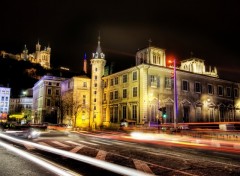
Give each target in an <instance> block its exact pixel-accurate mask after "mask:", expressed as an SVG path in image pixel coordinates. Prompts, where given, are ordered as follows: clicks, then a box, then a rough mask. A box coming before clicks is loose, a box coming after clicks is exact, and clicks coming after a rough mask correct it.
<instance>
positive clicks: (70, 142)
mask: <svg viewBox="0 0 240 176" xmlns="http://www.w3.org/2000/svg"><path fill="white" fill-rule="evenodd" d="M65 142H67V143H69V144H74V145H78V146H80V147H84V145H82V144H79V143H77V142H73V141H65Z"/></svg>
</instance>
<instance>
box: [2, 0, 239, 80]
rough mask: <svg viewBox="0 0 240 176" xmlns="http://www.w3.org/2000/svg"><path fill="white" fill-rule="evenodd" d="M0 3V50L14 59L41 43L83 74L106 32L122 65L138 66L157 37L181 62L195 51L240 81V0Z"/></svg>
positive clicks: (54, 60) (57, 60)
mask: <svg viewBox="0 0 240 176" xmlns="http://www.w3.org/2000/svg"><path fill="white" fill-rule="evenodd" d="M0 6H1V8H0V16H1V24H0V50H5V51H6V52H11V53H14V54H16V53H20V52H21V51H22V50H23V47H24V44H26V45H27V48H28V49H29V52H30V53H32V52H34V51H35V44H36V42H37V41H38V40H39V41H40V44H42V46H47V45H50V47H51V48H52V55H51V65H52V66H65V67H69V68H71V69H73V70H75V71H78V70H82V59H83V56H84V53H86V54H87V58H90V57H91V53H92V52H94V51H95V50H96V47H97V37H98V33H99V31H100V34H101V46H102V49H103V52H104V53H105V55H106V60H107V62H108V63H110V62H112V61H115V62H116V63H117V64H116V65H117V66H118V67H120V66H122V67H123V65H124V64H125V63H129V65H130V66H132V65H133V64H134V63H135V60H134V59H135V58H134V56H135V53H136V51H137V50H138V49H139V48H144V47H146V46H148V40H149V38H151V40H152V45H154V46H157V47H160V48H164V49H166V54H167V56H169V55H174V56H175V57H176V58H177V60H178V61H179V60H183V59H186V58H188V57H189V56H190V53H191V52H193V56H195V57H198V58H200V59H204V60H205V63H206V64H207V65H211V66H216V67H217V68H218V72H219V75H220V77H221V78H223V79H229V80H237V81H239V78H240V70H239V66H240V52H239V46H240V45H239V44H238V42H239V40H240V10H239V7H240V6H239V4H238V0H206V1H205V0H146V1H141V0H127V1H125V0H121V1H117V0H116V1H113V0H112V1H109V0H108V1H104V0H101V1H91V0H88V1H83V2H82V1H80V0H38V1H34V0H29V1H27V0H15V1H14V0H3V1H1V3H0ZM119 63H120V64H119ZM130 66H129V67H130Z"/></svg>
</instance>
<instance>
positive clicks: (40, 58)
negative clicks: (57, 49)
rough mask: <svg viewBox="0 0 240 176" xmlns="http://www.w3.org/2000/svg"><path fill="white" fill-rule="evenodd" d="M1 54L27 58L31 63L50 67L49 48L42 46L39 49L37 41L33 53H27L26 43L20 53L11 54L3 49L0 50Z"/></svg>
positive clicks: (18, 58)
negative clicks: (42, 47)
mask: <svg viewBox="0 0 240 176" xmlns="http://www.w3.org/2000/svg"><path fill="white" fill-rule="evenodd" d="M0 54H1V56H2V57H3V58H12V59H16V60H25V61H26V60H28V61H30V62H32V63H37V64H40V65H41V66H42V67H43V68H45V69H50V68H51V67H50V56H51V48H50V47H49V46H48V47H44V49H43V50H41V45H40V44H39V42H38V43H37V44H36V51H35V52H34V53H31V54H30V53H28V49H27V47H26V45H25V46H24V49H23V51H22V53H20V54H11V53H7V52H5V51H1V52H0Z"/></svg>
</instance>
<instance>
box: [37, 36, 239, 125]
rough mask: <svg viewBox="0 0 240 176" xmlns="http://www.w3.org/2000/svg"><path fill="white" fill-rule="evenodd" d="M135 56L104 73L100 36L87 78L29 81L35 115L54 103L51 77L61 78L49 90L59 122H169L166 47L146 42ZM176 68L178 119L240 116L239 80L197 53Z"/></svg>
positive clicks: (171, 116) (170, 81)
mask: <svg viewBox="0 0 240 176" xmlns="http://www.w3.org/2000/svg"><path fill="white" fill-rule="evenodd" d="M84 59H85V64H84V70H86V58H84ZM135 61H136V66H134V67H131V68H128V69H125V70H122V71H119V72H116V73H113V74H112V73H111V74H109V75H104V71H105V64H106V60H105V55H104V53H103V52H102V49H101V46H100V38H99V39H98V46H97V49H96V52H95V53H93V55H92V58H91V59H90V62H91V78H88V77H86V76H79V77H72V78H71V79H63V78H57V79H50V78H43V79H41V80H40V81H39V82H38V83H36V84H35V85H34V93H33V97H34V98H33V103H34V104H33V109H34V111H35V112H36V113H35V116H36V117H41V118H42V117H43V115H44V114H46V111H48V112H49V111H50V112H51V110H53V109H54V108H56V107H59V105H57V106H56V98H57V99H59V96H51V97H52V99H51V98H50V97H48V95H47V94H46V92H48V89H49V88H50V87H51V86H50V84H49V83H50V82H51V81H49V80H52V81H53V82H55V83H61V87H60V85H58V86H55V88H52V90H51V92H52V93H53V92H55V91H56V90H60V88H61V95H62V96H61V101H62V103H61V106H62V107H61V111H62V113H63V116H62V117H63V119H62V122H63V123H67V124H72V125H74V126H76V127H84V128H85V127H87V128H99V127H101V126H109V125H114V124H116V125H119V123H120V122H121V121H123V120H131V121H135V122H136V124H143V123H157V121H158V119H160V120H161V121H162V122H163V123H173V122H174V108H173V107H174V97H173V79H172V73H173V66H171V65H168V64H167V60H166V54H165V50H164V49H161V48H157V47H152V46H149V47H147V48H144V49H141V50H139V51H137V53H136V59H135ZM176 70H177V71H176V86H177V94H178V99H177V105H178V109H177V123H183V122H184V123H190V122H231V121H240V99H239V88H240V83H237V82H232V81H228V80H223V79H220V78H219V77H218V73H217V69H216V67H213V69H212V68H211V67H209V69H208V70H207V69H206V66H205V63H204V60H202V59H199V58H189V59H186V60H183V61H181V65H180V66H179V67H177V69H176ZM55 83H54V85H55ZM44 86H45V87H44ZM44 91H45V92H44ZM52 95H54V93H53V94H52ZM55 95H56V94H55ZM49 96H50V95H49ZM49 98H50V100H49V102H51V103H47V102H48V99H49ZM54 102H55V103H54ZM47 104H49V105H47ZM162 107H166V117H165V118H163V117H162V113H161V111H159V109H160V108H162ZM55 116H56V114H55ZM40 121H41V122H43V119H41V120H40ZM58 122H59V121H58Z"/></svg>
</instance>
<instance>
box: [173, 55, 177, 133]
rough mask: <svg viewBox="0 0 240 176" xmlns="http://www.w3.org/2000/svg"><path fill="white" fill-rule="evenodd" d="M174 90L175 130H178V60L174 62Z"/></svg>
mask: <svg viewBox="0 0 240 176" xmlns="http://www.w3.org/2000/svg"><path fill="white" fill-rule="evenodd" d="M173 73H174V76H173V85H174V87H173V89H174V128H175V129H176V128H177V111H178V100H177V81H176V80H177V75H176V59H174V60H173Z"/></svg>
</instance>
